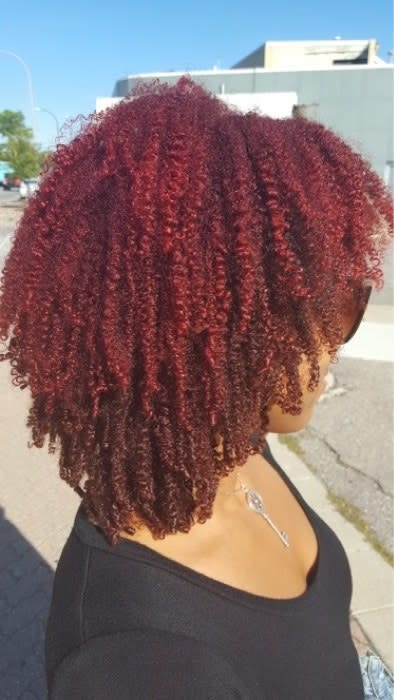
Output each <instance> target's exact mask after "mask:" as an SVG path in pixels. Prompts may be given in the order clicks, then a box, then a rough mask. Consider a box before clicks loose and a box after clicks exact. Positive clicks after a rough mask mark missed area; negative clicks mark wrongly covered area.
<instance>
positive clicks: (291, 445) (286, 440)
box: [278, 435, 394, 566]
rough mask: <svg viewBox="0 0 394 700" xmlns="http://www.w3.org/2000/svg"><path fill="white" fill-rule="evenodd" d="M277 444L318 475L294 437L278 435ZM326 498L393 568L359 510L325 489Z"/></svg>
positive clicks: (393, 559) (390, 557)
mask: <svg viewBox="0 0 394 700" xmlns="http://www.w3.org/2000/svg"><path fill="white" fill-rule="evenodd" d="M278 438H279V442H280V443H282V445H286V447H287V448H288V449H289V450H291V451H292V452H293V453H294V454H296V455H297V457H299V458H300V459H301V460H302V461H303V463H304V464H305V465H306V466H307V467H308V469H310V470H311V472H313V473H314V474H318V471H317V469H316V468H315V467H314V466H313V465H312V464H310V463H309V462H308V460H307V459H306V457H305V452H304V450H303V449H302V447H301V445H300V443H299V442H298V440H297V438H296V437H294V435H279V436H278ZM339 463H340V464H341V466H342V467H344V468H345V469H346V468H349V465H348V464H346V463H345V462H342V461H340V462H339ZM327 498H328V500H329V501H330V503H332V505H333V506H334V508H335V510H337V511H338V513H340V514H341V515H342V516H343V517H344V518H346V520H348V521H349V522H350V523H352V525H353V526H354V527H355V528H356V530H358V531H359V532H360V533H361V534H362V535H363V537H365V539H366V540H367V542H369V544H370V545H371V547H373V549H374V550H375V551H376V552H378V554H380V556H381V557H382V558H383V559H384V560H385V561H386V562H387V563H388V564H390V565H391V566H394V555H393V553H392V552H390V551H389V550H388V549H387V548H386V547H385V546H384V545H382V544H381V542H379V540H378V538H377V537H376V534H375V533H374V531H373V530H372V528H371V527H370V526H369V525H368V523H366V522H365V520H364V518H363V515H362V514H361V512H360V511H359V509H358V508H357V507H356V506H353V505H352V504H351V503H348V502H347V501H345V499H344V498H341V496H337V495H336V494H335V493H333V492H332V491H330V490H329V489H327Z"/></svg>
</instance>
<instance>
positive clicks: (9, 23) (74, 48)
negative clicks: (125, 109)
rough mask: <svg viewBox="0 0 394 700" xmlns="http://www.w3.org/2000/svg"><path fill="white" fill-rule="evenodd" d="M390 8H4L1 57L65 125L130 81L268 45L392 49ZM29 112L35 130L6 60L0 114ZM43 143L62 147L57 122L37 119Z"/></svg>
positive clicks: (79, 1) (354, 0)
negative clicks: (310, 42) (342, 43)
mask: <svg viewBox="0 0 394 700" xmlns="http://www.w3.org/2000/svg"><path fill="white" fill-rule="evenodd" d="M392 13H393V10H392V1H391V0H375V2H370V1H367V0H365V2H364V1H363V0H330V1H329V2H327V0H325V2H323V1H320V0H314V1H305V2H291V0H281V1H279V2H272V0H271V2H269V3H268V2H266V1H264V0H259V1H257V0H250V2H249V3H246V2H239V1H238V2H231V0H227V2H223V1H222V0H210V1H209V2H208V0H200V2H198V3H189V2H187V1H186V0H183V2H179V1H174V2H171V0H167V2H160V1H156V2H149V0H145V2H144V1H143V0H138V1H137V2H132V1H131V0H129V1H128V2H127V1H126V0H107V1H106V2H105V1H104V0H95V2H93V0H62V2H59V1H57V0H52V1H51V2H50V1H49V0H35V1H33V2H27V1H26V2H22V3H21V2H19V3H17V2H12V1H11V2H10V0H0V50H1V49H3V50H7V51H11V52H14V53H16V54H18V55H19V56H21V58H22V59H23V60H24V61H25V62H26V63H27V64H28V66H29V67H30V71H31V76H32V85H33V95H34V104H35V105H36V106H37V107H41V108H43V109H47V110H50V111H51V112H53V113H54V114H55V115H56V117H57V118H58V120H59V122H60V123H63V122H64V121H65V120H66V119H68V118H72V117H75V116H76V115H78V114H80V113H81V114H88V113H89V112H92V111H93V110H94V108H95V99H96V97H97V96H105V95H111V93H112V90H113V87H114V84H115V82H116V80H117V79H119V78H121V77H124V76H125V75H128V74H131V73H139V72H144V73H145V72H154V71H167V70H181V71H182V70H184V71H188V70H198V69H209V68H212V66H213V65H214V64H219V65H220V66H221V67H222V68H229V67H231V65H233V64H234V63H235V62H236V61H238V60H240V59H241V58H242V57H244V56H245V55H247V54H248V53H250V52H251V51H252V50H254V49H255V48H257V47H258V46H260V45H261V44H262V43H264V41H268V40H271V41H273V40H297V39H331V38H334V37H335V36H341V37H342V38H343V39H367V38H376V39H377V40H378V41H379V44H380V50H379V56H380V57H381V58H383V59H384V60H386V59H387V52H388V51H389V50H391V49H392V48H393V43H394V42H393V16H392ZM3 109H12V110H21V111H22V112H23V113H24V114H25V115H26V121H27V123H28V125H31V109H30V102H29V91H28V83H27V79H26V75H25V73H24V71H23V68H22V66H21V65H20V64H19V63H18V61H17V60H16V59H14V58H12V57H10V56H8V55H6V54H3V53H0V111H2V110H3ZM35 128H36V140H37V141H38V142H39V143H41V144H42V145H43V146H47V145H49V144H50V143H53V141H54V138H55V135H56V126H55V120H54V119H53V118H52V117H51V116H50V115H49V114H47V113H46V112H36V113H35Z"/></svg>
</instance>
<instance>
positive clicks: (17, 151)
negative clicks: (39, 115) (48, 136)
mask: <svg viewBox="0 0 394 700" xmlns="http://www.w3.org/2000/svg"><path fill="white" fill-rule="evenodd" d="M0 135H1V136H2V137H3V141H2V143H0V159H1V160H4V161H6V162H7V163H9V166H10V169H11V170H12V171H13V173H14V175H15V177H19V178H21V179H24V178H28V177H34V176H36V175H38V174H39V172H40V170H41V168H42V165H43V161H44V158H45V154H44V153H42V152H41V151H40V150H39V149H38V148H37V147H36V146H35V144H34V142H33V132H32V130H31V129H29V128H28V127H27V126H26V125H25V118H24V116H23V114H22V112H13V111H12V110H10V109H5V110H3V112H0Z"/></svg>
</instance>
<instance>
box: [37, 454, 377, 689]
mask: <svg viewBox="0 0 394 700" xmlns="http://www.w3.org/2000/svg"><path fill="white" fill-rule="evenodd" d="M264 456H265V457H266V458H267V459H268V460H269V462H270V463H271V464H272V465H273V466H274V468H275V469H277V471H278V472H279V473H280V475H281V477H282V478H283V480H284V481H285V482H286V484H287V485H288V486H289V488H290V489H291V491H292V493H293V494H294V496H295V497H296V498H297V500H298V501H299V503H300V504H301V506H302V507H303V509H304V511H305V513H306V515H307V517H308V518H309V521H310V523H311V525H312V527H313V529H314V532H315V534H316V537H317V541H318V544H319V560H318V565H317V567H316V569H315V575H314V578H313V581H311V582H310V585H309V586H308V588H307V590H306V591H305V593H303V594H302V595H300V596H298V597H296V598H292V599H285V600H277V599H271V598H265V597H263V596H257V595H252V594H250V593H246V592H245V591H241V590H239V589H237V588H233V587H232V586H228V585H225V584H223V583H220V582H218V581H215V580H213V579H211V578H209V577H207V576H204V575H202V574H199V573H197V572H195V571H193V570H192V569H190V568H188V567H186V566H183V565H181V564H178V563H176V562H174V561H172V560H170V559H168V558H167V557H164V556H162V555H160V554H158V553H157V552H154V551H153V550H151V549H149V548H148V547H145V546H144V545H141V544H138V543H136V542H132V541H130V540H126V539H122V540H121V541H120V543H119V544H118V545H116V546H114V547H111V546H110V545H108V544H107V542H106V540H105V539H104V537H103V536H102V534H101V532H100V531H99V530H98V529H97V528H96V527H95V526H94V525H92V524H91V523H89V521H88V520H87V518H86V517H85V515H84V513H83V511H82V509H79V511H78V513H77V517H76V520H75V524H74V528H73V530H72V532H71V535H70V537H69V539H68V541H67V543H66V545H65V547H64V549H63V553H62V555H61V558H60V561H59V565H58V568H57V572H56V576H55V583H54V590H53V598H52V605H51V610H50V615H49V620H48V627H47V637H46V663H47V677H48V688H49V698H50V700H104V699H105V700H126V699H127V700H137V699H138V700H156V699H160V700H167V698H168V699H169V700H231V699H234V698H237V699H238V700H240V699H242V700H362V699H363V697H364V694H363V688H362V680H361V674H360V669H359V664H358V657H357V653H356V650H355V648H354V645H353V642H352V639H351V636H350V628H349V605H350V597H351V577H350V570H349V565H348V562H347V559H346V555H345V552H344V550H343V548H342V546H341V544H340V542H339V540H338V539H337V537H336V536H335V535H334V533H333V532H332V530H330V528H329V527H328V526H327V525H326V524H325V523H324V522H323V521H322V520H321V519H320V518H319V517H318V516H317V515H316V513H314V512H313V511H312V509H311V508H310V507H309V506H308V505H307V504H306V503H305V501H304V500H303V499H302V497H301V495H300V494H299V493H298V491H297V490H296V488H295V487H294V486H293V484H291V482H290V481H289V479H288V478H287V477H286V475H285V474H284V472H283V471H282V470H281V468H280V467H279V465H277V463H276V462H275V460H274V459H273V457H272V455H271V453H270V452H269V451H267V452H266V453H264Z"/></svg>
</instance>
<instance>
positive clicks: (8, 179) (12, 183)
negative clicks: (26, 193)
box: [0, 173, 21, 190]
mask: <svg viewBox="0 0 394 700" xmlns="http://www.w3.org/2000/svg"><path fill="white" fill-rule="evenodd" d="M20 184H21V180H20V179H19V177H15V175H14V174H13V173H6V174H5V175H4V177H3V179H2V181H1V182H0V186H1V187H2V188H3V190H11V189H13V188H14V187H16V188H19V187H20Z"/></svg>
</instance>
